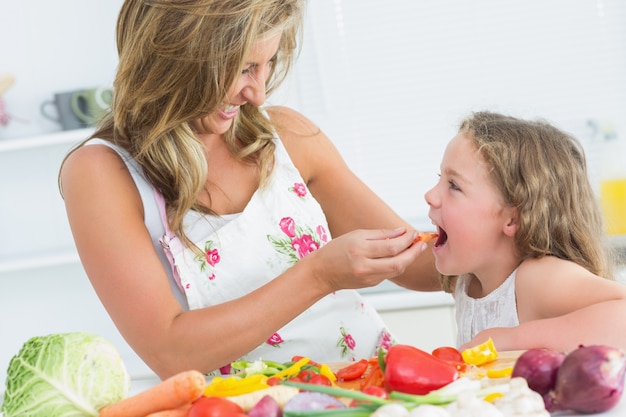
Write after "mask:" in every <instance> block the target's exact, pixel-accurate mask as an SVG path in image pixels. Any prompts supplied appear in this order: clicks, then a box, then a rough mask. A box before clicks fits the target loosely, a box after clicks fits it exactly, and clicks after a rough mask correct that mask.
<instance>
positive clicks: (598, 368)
mask: <svg viewBox="0 0 626 417" xmlns="http://www.w3.org/2000/svg"><path fill="white" fill-rule="evenodd" d="M625 377H626V355H625V354H624V351H622V350H621V349H618V348H614V347H611V346H604V345H594V346H581V347H579V348H578V349H575V350H573V351H572V352H570V353H568V354H567V356H566V357H565V359H564V360H563V363H562V364H561V366H560V367H559V370H558V372H557V375H556V384H555V387H554V392H553V395H552V398H553V399H554V403H553V404H552V405H551V408H552V409H551V410H549V411H557V410H573V411H576V412H578V413H586V414H590V413H601V412H603V411H606V410H609V409H611V408H613V407H614V406H615V405H616V404H617V403H618V402H619V400H620V398H621V396H622V393H623V391H624V378H625Z"/></svg>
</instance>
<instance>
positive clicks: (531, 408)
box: [494, 378, 550, 417]
mask: <svg viewBox="0 0 626 417" xmlns="http://www.w3.org/2000/svg"><path fill="white" fill-rule="evenodd" d="M509 385H510V386H511V389H510V391H509V392H508V393H507V394H506V395H505V396H503V397H500V398H498V399H496V400H495V401H494V405H495V406H496V408H498V410H500V411H501V412H502V414H504V415H505V416H506V417H518V416H519V417H550V413H548V411H546V408H545V405H544V402H543V398H542V397H541V395H540V394H538V393H537V392H535V391H533V390H531V389H530V388H528V383H527V382H526V380H525V379H524V378H512V379H511V381H510V382H509Z"/></svg>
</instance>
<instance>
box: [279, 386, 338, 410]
mask: <svg viewBox="0 0 626 417" xmlns="http://www.w3.org/2000/svg"><path fill="white" fill-rule="evenodd" d="M345 407H346V406H345V404H344V403H342V402H341V401H339V400H338V399H337V398H336V397H334V396H332V395H329V394H324V393H322V392H312V391H301V392H300V393H299V394H298V395H296V396H294V397H293V398H292V399H290V400H289V401H287V404H285V407H283V410H284V411H285V413H287V412H289V411H311V410H326V409H329V408H345Z"/></svg>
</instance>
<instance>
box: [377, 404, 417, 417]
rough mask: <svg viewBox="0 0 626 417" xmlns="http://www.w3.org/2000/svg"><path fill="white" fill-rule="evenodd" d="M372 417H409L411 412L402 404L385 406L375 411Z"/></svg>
mask: <svg viewBox="0 0 626 417" xmlns="http://www.w3.org/2000/svg"><path fill="white" fill-rule="evenodd" d="M371 417H409V410H407V408H406V407H405V406H403V405H402V404H398V403H392V404H385V405H383V406H380V407H379V408H378V409H377V410H376V411H374V412H373V413H372V415H371Z"/></svg>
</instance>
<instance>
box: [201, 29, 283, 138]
mask: <svg viewBox="0 0 626 417" xmlns="http://www.w3.org/2000/svg"><path fill="white" fill-rule="evenodd" d="M281 35H282V32H277V33H275V34H273V35H271V36H269V37H266V38H262V39H260V40H258V41H257V42H256V43H255V45H254V47H253V48H252V51H251V53H250V55H249V56H248V59H246V63H245V66H244V68H242V69H241V74H240V76H239V78H238V79H237V81H236V82H235V83H234V85H232V86H231V87H230V88H229V89H228V92H227V94H226V102H224V103H223V104H222V106H221V107H220V108H219V109H217V110H216V111H214V112H213V113H211V114H209V115H207V116H205V117H203V118H202V119H200V120H198V121H196V122H195V124H196V127H197V129H198V131H200V132H201V133H208V134H215V135H221V134H223V133H224V132H226V131H227V130H228V129H229V128H230V126H231V125H232V123H233V119H234V118H235V117H236V116H237V114H238V113H239V108H240V107H241V106H243V105H244V104H246V103H250V104H253V105H254V106H257V107H260V106H262V105H263V103H264V102H265V90H266V84H265V83H266V81H267V78H268V75H269V70H270V66H271V65H272V63H273V60H274V58H275V56H276V52H277V51H278V46H279V43H280V38H281Z"/></svg>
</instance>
